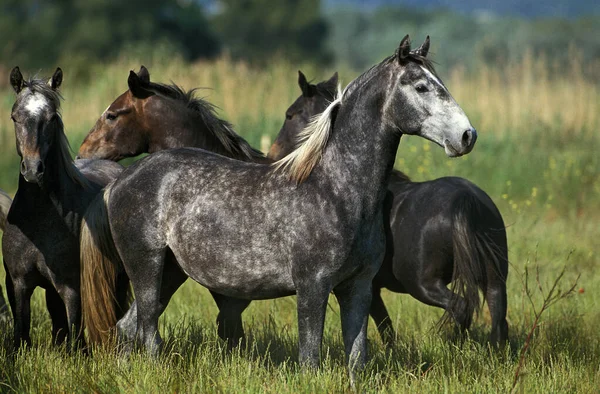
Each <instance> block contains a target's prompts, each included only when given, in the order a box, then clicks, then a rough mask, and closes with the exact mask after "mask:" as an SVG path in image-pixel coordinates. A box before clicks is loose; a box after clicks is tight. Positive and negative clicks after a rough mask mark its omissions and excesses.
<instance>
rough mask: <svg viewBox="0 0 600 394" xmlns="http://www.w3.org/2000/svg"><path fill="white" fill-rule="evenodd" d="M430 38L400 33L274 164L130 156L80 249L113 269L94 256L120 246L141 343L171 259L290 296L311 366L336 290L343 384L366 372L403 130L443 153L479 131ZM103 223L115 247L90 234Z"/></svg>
mask: <svg viewBox="0 0 600 394" xmlns="http://www.w3.org/2000/svg"><path fill="white" fill-rule="evenodd" d="M428 42H429V41H428V40H427V41H426V43H425V44H424V45H423V46H422V47H420V48H418V49H417V50H415V51H411V49H410V41H409V38H408V36H406V37H405V38H404V39H403V40H402V42H401V43H400V46H399V48H398V50H397V51H396V53H395V54H394V55H392V56H390V57H388V58H386V59H385V60H383V61H382V62H381V63H380V64H378V65H376V66H374V67H372V68H371V69H370V70H368V71H367V72H366V73H364V74H363V75H362V76H360V77H358V78H357V79H356V80H354V81H353V82H352V83H351V84H350V85H349V86H348V87H347V88H346V90H345V91H344V93H343V94H341V95H340V96H339V97H337V98H336V100H334V101H333V102H332V104H330V106H329V107H328V108H327V109H326V110H325V111H324V112H323V113H322V114H321V116H320V117H319V119H318V121H317V122H315V123H313V124H312V126H311V127H309V128H307V129H306V130H305V132H304V133H303V134H302V137H303V142H302V144H301V145H300V146H299V147H298V149H296V150H295V151H294V152H292V153H291V154H290V155H288V156H286V157H285V158H284V159H282V160H280V161H278V162H276V163H275V164H274V165H272V166H267V165H261V164H255V163H247V162H241V161H236V160H232V159H230V158H226V157H223V156H220V155H216V154H211V153H209V152H206V151H203V150H199V149H192V148H182V149H171V150H165V151H160V152H157V153H155V154H153V155H150V156H148V157H146V158H144V159H142V160H140V161H137V162H136V163H134V164H133V165H131V166H130V167H128V168H127V169H125V170H124V172H123V173H122V174H121V175H120V176H119V178H118V179H117V180H116V181H115V182H114V183H113V184H112V185H111V186H110V187H108V188H107V189H105V192H104V195H103V198H102V199H100V198H98V199H96V200H95V202H94V205H93V206H92V207H90V209H89V210H88V212H86V223H87V217H89V218H90V219H91V220H90V224H93V226H92V227H90V226H89V225H87V226H84V227H88V228H87V230H86V231H87V232H88V233H89V234H87V235H86V238H88V240H87V241H85V242H84V240H83V239H82V245H83V244H84V243H85V244H86V245H90V246H94V245H98V246H99V250H96V249H94V248H90V249H87V250H85V251H84V250H82V256H83V257H84V258H85V261H83V262H82V264H84V265H87V264H95V263H100V264H120V262H118V261H114V260H110V261H107V260H106V259H103V258H98V257H97V256H98V252H100V251H102V250H106V249H110V248H111V246H112V245H114V248H115V249H116V251H117V253H118V257H119V258H120V260H121V262H122V264H123V266H124V267H125V270H126V271H127V273H128V275H129V277H130V278H131V280H132V284H133V288H134V292H135V294H136V303H137V309H138V311H137V314H136V320H137V325H136V326H137V329H136V335H135V341H136V342H137V343H138V344H139V345H141V346H143V347H144V348H145V349H147V350H148V351H149V352H151V353H152V354H156V353H157V352H158V351H159V349H160V345H161V343H162V339H161V337H160V334H159V332H158V318H159V316H160V314H161V313H162V312H163V311H164V308H165V307H166V304H167V303H168V301H169V299H170V296H171V294H168V291H166V292H165V291H164V290H168V289H165V287H168V281H169V277H168V276H165V275H164V273H165V272H166V271H167V270H168V268H167V265H168V264H173V263H175V262H176V264H177V265H178V266H179V267H180V269H181V270H182V271H183V272H185V273H186V275H188V276H190V277H191V278H193V279H194V280H196V281H197V282H199V283H201V284H202V285H204V286H205V287H207V288H209V289H210V290H211V291H213V292H215V293H218V294H223V295H225V296H228V297H235V298H240V299H248V300H249V299H265V298H275V297H282V296H288V295H292V294H296V295H297V308H298V330H299V358H300V362H301V363H302V364H304V365H306V364H307V365H317V364H318V361H319V350H320V345H321V340H322V335H323V324H324V318H325V312H326V306H327V299H328V296H329V293H330V292H331V291H333V292H334V294H335V295H336V297H337V299H338V301H339V304H340V315H341V320H342V332H343V338H344V345H345V348H346V354H347V357H348V363H349V367H350V371H351V376H352V377H353V376H354V371H355V370H356V369H357V368H360V367H362V366H364V364H365V361H366V353H367V352H366V350H367V349H366V330H367V319H368V312H369V309H370V305H371V293H372V291H371V287H372V280H373V278H374V277H375V275H376V274H377V272H378V270H379V268H380V265H381V262H382V260H383V257H384V254H385V235H384V223H383V219H384V215H383V201H384V198H385V195H386V185H387V182H388V180H389V176H390V171H391V169H392V167H393V163H394V159H395V156H396V150H397V147H398V144H399V142H400V136H401V135H402V134H403V133H406V134H415V135H420V136H423V137H425V138H428V139H431V140H432V141H434V142H436V143H438V144H439V145H440V146H443V147H444V149H445V151H446V153H447V154H448V156H460V155H463V154H467V153H469V152H470V151H471V150H472V149H473V146H474V144H475V140H476V137H477V134H476V131H475V129H474V128H473V127H472V126H471V124H470V122H469V120H468V118H467V117H466V115H465V114H464V112H463V111H462V109H461V108H460V107H459V106H458V104H456V102H455V101H454V100H453V99H452V97H451V95H450V93H449V92H448V91H447V90H446V89H445V88H444V87H443V84H442V83H441V81H440V80H439V78H438V77H437V76H436V74H435V72H434V70H433V68H432V67H431V63H430V62H429V61H428V60H427V58H426V56H425V55H426V50H424V49H425V48H426V47H427V46H428ZM390 81H391V83H390ZM428 89H429V90H428ZM423 96H425V97H423ZM424 98H426V99H424ZM334 117H335V122H332V119H333V118H334ZM274 202H275V203H274ZM98 228H100V229H103V230H105V231H104V235H105V236H106V238H108V239H109V240H110V242H109V243H110V244H111V245H106V244H96V243H95V242H93V241H90V240H89V238H94V237H95V236H96V235H98V231H97V230H98ZM106 231H108V232H109V233H108V234H106ZM83 234H84V232H83V231H82V237H83ZM100 238H102V237H100ZM95 256H96V257H95ZM169 256H171V257H172V258H169ZM103 271H104V272H110V271H111V270H103ZM110 282H111V281H110V280H107V283H110ZM113 290H114V287H113ZM86 296H87V297H91V298H92V299H93V297H94V295H93V294H88V295H86ZM131 319H132V315H130V314H129V313H127V314H126V315H125V316H124V318H123V319H122V320H121V321H120V322H119V326H124V327H131V326H132V325H134V324H135V323H132V322H128V320H131Z"/></svg>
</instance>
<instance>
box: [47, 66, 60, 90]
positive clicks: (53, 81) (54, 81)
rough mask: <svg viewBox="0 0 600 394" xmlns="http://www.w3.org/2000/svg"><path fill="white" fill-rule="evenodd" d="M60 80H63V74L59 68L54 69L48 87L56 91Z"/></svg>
mask: <svg viewBox="0 0 600 394" xmlns="http://www.w3.org/2000/svg"><path fill="white" fill-rule="evenodd" d="M62 80H63V72H62V70H61V69H60V67H56V71H54V75H52V78H50V79H49V80H48V85H50V87H51V88H52V89H54V90H56V89H58V88H59V87H60V84H61V83H62Z"/></svg>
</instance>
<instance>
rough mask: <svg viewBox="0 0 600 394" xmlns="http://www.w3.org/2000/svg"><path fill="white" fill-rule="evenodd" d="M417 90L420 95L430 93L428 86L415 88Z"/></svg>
mask: <svg viewBox="0 0 600 394" xmlns="http://www.w3.org/2000/svg"><path fill="white" fill-rule="evenodd" d="M415 89H416V90H417V92H419V93H425V92H428V91H429V89H428V88H427V85H417V86H416V87H415Z"/></svg>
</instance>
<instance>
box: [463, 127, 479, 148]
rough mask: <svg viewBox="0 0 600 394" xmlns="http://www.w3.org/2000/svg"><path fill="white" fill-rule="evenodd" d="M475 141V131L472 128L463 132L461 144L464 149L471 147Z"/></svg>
mask: <svg viewBox="0 0 600 394" xmlns="http://www.w3.org/2000/svg"><path fill="white" fill-rule="evenodd" d="M475 140H477V131H476V130H475V129H473V128H471V129H469V130H467V131H465V132H464V133H463V135H462V144H463V146H465V147H469V146H472V145H473V144H474V143H475Z"/></svg>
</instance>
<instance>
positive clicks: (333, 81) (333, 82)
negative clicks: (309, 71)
mask: <svg viewBox="0 0 600 394" xmlns="http://www.w3.org/2000/svg"><path fill="white" fill-rule="evenodd" d="M337 84H338V73H337V71H336V72H334V73H333V75H332V76H331V78H329V80H328V81H327V86H333V87H337Z"/></svg>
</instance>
